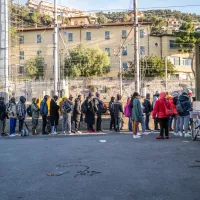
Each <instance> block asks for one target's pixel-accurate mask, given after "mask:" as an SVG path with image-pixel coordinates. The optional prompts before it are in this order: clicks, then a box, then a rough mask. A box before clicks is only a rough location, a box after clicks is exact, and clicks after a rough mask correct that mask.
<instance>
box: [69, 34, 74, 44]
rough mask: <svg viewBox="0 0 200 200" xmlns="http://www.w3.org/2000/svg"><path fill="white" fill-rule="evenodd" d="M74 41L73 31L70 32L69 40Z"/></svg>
mask: <svg viewBox="0 0 200 200" xmlns="http://www.w3.org/2000/svg"><path fill="white" fill-rule="evenodd" d="M72 41H73V33H68V42H72Z"/></svg>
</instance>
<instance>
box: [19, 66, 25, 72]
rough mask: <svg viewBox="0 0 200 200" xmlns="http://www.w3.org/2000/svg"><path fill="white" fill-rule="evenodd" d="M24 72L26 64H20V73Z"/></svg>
mask: <svg viewBox="0 0 200 200" xmlns="http://www.w3.org/2000/svg"><path fill="white" fill-rule="evenodd" d="M23 73H24V66H23V65H20V66H19V74H23Z"/></svg>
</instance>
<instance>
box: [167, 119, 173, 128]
mask: <svg viewBox="0 0 200 200" xmlns="http://www.w3.org/2000/svg"><path fill="white" fill-rule="evenodd" d="M173 119H174V117H173V116H171V117H170V118H169V124H168V125H169V127H172V122H173Z"/></svg>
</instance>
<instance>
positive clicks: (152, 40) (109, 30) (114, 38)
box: [10, 22, 192, 80]
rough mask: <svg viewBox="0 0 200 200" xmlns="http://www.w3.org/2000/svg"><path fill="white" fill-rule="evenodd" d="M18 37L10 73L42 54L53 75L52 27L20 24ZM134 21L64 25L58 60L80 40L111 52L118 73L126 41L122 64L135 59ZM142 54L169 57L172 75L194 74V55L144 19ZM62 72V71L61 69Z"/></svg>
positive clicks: (49, 76) (47, 72)
mask: <svg viewBox="0 0 200 200" xmlns="http://www.w3.org/2000/svg"><path fill="white" fill-rule="evenodd" d="M18 36H19V37H18V38H17V41H16V42H15V43H13V45H12V49H11V52H10V54H11V55H10V74H11V75H13V74H16V73H17V74H18V75H21V76H24V67H23V66H24V64H25V62H26V60H28V59H29V58H31V57H34V56H36V55H38V54H40V55H41V56H42V57H44V59H45V63H46V67H45V69H44V71H45V79H46V80H49V79H53V76H54V69H53V63H54V55H53V27H38V28H20V29H19V30H18ZM133 36H134V34H133V25H132V23H131V22H125V23H109V24H102V25H95V24H89V25H83V26H80V25H74V26H66V27H61V28H60V32H59V61H60V65H62V64H63V62H64V57H65V55H66V54H67V53H68V51H69V50H70V49H72V48H74V47H76V46H77V45H79V44H83V45H84V46H86V47H92V46H95V45H98V46H99V47H100V48H101V49H102V50H103V51H106V52H108V54H109V56H110V68H111V72H110V73H109V74H108V76H110V77H117V75H118V73H119V55H117V54H118V53H119V46H120V45H121V44H122V43H123V42H124V41H125V43H124V48H123V49H122V52H121V59H122V67H123V69H124V70H125V69H126V68H127V67H128V63H127V62H128V61H132V60H133V59H134V42H133ZM139 46H140V47H139V48H140V57H143V56H151V55H156V56H159V57H162V58H164V57H166V56H167V57H168V59H170V60H171V61H172V63H173V64H174V65H175V66H176V70H177V72H176V74H175V75H172V76H171V78H176V79H189V78H190V77H192V71H191V55H189V54H180V53H179V52H178V49H177V48H176V45H175V37H173V36H172V35H162V36H152V35H150V24H149V23H141V24H140V26H139ZM60 73H61V74H62V71H60Z"/></svg>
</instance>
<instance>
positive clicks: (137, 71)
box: [133, 0, 140, 92]
mask: <svg viewBox="0 0 200 200" xmlns="http://www.w3.org/2000/svg"><path fill="white" fill-rule="evenodd" d="M133 1H134V44H135V45H134V47H135V90H136V92H140V63H139V37H138V11H137V0H133Z"/></svg>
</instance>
